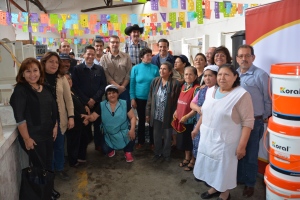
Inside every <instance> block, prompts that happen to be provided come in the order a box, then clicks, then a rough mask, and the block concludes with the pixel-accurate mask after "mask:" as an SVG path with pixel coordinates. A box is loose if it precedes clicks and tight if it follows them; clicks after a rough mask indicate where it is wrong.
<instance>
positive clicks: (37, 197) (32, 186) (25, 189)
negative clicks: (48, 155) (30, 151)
mask: <svg viewBox="0 0 300 200" xmlns="http://www.w3.org/2000/svg"><path fill="white" fill-rule="evenodd" d="M35 153H37V152H36V151H35ZM37 155H38V154H37ZM38 158H39V160H40V162H41V164H42V166H43V168H42V169H41V168H38V167H33V166H32V163H31V161H30V158H29V167H27V168H24V169H22V176H21V187H20V194H19V200H51V196H52V189H53V186H54V176H55V175H54V173H53V172H52V171H48V170H46V169H45V167H44V164H43V162H42V161H41V159H40V157H39V156H38Z"/></svg>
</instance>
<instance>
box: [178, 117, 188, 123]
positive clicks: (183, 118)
mask: <svg viewBox="0 0 300 200" xmlns="http://www.w3.org/2000/svg"><path fill="white" fill-rule="evenodd" d="M187 120H188V118H187V116H186V115H184V116H183V117H181V119H180V121H179V123H182V124H184V123H185V122H186V121H187Z"/></svg>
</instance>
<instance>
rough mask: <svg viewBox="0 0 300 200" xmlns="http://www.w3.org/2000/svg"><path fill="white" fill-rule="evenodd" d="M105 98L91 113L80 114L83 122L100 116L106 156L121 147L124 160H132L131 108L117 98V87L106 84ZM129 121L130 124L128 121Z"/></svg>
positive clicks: (85, 122) (132, 116) (91, 120)
mask: <svg viewBox="0 0 300 200" xmlns="http://www.w3.org/2000/svg"><path fill="white" fill-rule="evenodd" d="M105 96H106V100H104V101H102V102H101V103H100V106H98V107H97V108H95V111H94V112H93V113H92V114H91V115H82V117H83V118H84V124H86V125H87V124H88V122H93V121H95V120H96V119H97V118H98V117H99V116H101V126H100V128H101V129H102V133H103V136H104V140H102V141H103V143H102V150H103V152H104V153H105V154H107V155H108V157H113V156H114V155H115V150H120V149H123V150H124V153H125V158H126V162H133V157H132V154H131V153H132V151H133V146H134V139H135V123H136V118H135V115H134V113H133V110H132V109H131V108H130V107H128V106H127V103H126V101H125V100H122V99H119V93H118V88H117V87H116V86H114V85H108V86H106V88H105ZM128 119H129V121H130V126H129V123H128Z"/></svg>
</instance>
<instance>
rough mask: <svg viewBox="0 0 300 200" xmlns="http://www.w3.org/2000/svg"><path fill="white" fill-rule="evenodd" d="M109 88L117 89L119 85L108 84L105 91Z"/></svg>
mask: <svg viewBox="0 0 300 200" xmlns="http://www.w3.org/2000/svg"><path fill="white" fill-rule="evenodd" d="M108 89H115V90H118V87H117V86H115V85H108V86H106V87H105V92H106V91H107V90H108Z"/></svg>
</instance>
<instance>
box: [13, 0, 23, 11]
mask: <svg viewBox="0 0 300 200" xmlns="http://www.w3.org/2000/svg"><path fill="white" fill-rule="evenodd" d="M9 1H10V3H11V4H13V5H14V6H15V7H16V8H18V9H19V10H20V11H22V12H26V11H25V10H24V9H23V8H22V7H21V6H20V5H19V4H17V3H16V2H14V1H13V0H9Z"/></svg>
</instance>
